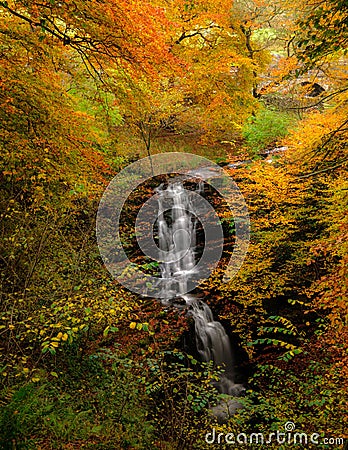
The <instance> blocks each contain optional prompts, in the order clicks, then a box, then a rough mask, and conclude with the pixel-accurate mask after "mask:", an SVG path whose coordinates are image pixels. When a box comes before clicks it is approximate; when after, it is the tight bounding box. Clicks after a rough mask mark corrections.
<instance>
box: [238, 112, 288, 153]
mask: <svg viewBox="0 0 348 450" xmlns="http://www.w3.org/2000/svg"><path fill="white" fill-rule="evenodd" d="M294 120H295V119H294V118H293V117H292V116H290V115H289V114H285V113H281V112H279V111H273V110H269V109H263V110H261V111H260V112H259V113H258V114H257V116H256V117H251V118H249V120H248V121H247V123H246V124H245V125H244V128H243V132H242V134H243V137H244V139H245V140H246V143H247V146H248V148H249V149H250V151H251V153H254V154H257V153H259V152H260V151H262V150H263V149H266V148H267V147H270V146H272V145H277V142H278V141H279V140H280V139H281V138H283V137H284V136H286V134H287V132H288V129H289V127H290V125H291V122H293V121H294Z"/></svg>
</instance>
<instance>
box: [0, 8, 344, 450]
mask: <svg viewBox="0 0 348 450" xmlns="http://www.w3.org/2000/svg"><path fill="white" fill-rule="evenodd" d="M0 12H1V22H0V105H1V108H0V146H1V160H0V178H1V188H0V189H1V196H0V214H1V216H0V217H1V219H0V220H1V222H0V223H1V227H0V232H1V242H0V245H1V255H0V266H1V315H0V352H1V365H0V377H1V388H0V389H1V390H0V402H1V411H0V430H1V431H0V446H1V448H4V449H80V448H86V449H88V448H90V449H120V448H121V449H127V448H129V449H155V448H158V449H166V450H169V449H203V448H205V446H207V447H209V448H210V447H211V445H210V446H209V445H207V444H205V443H204V436H205V433H206V432H207V431H209V430H210V429H211V428H212V426H215V427H216V430H217V431H221V432H229V431H232V432H235V433H239V432H244V433H251V432H264V433H269V432H271V431H274V430H277V429H283V425H284V423H285V422H286V421H288V420H291V421H293V422H294V423H295V424H296V429H297V430H302V431H304V432H306V433H308V434H310V433H311V432H318V433H321V434H322V435H325V436H330V437H333V436H334V437H343V436H344V433H345V426H346V418H347V411H346V400H347V396H346V392H347V391H346V380H347V367H348V361H347V337H348V334H347V327H346V319H347V267H348V265H347V262H348V261H347V259H348V258H347V245H348V244H347V243H348V239H347V233H348V222H347V172H346V167H347V161H348V155H347V130H348V119H347V117H348V66H347V64H348V59H347V48H348V5H347V2H346V1H345V0H310V1H309V0H307V1H302V0H301V1H300V0H276V1H274V2H268V1H264V0H235V1H234V2H230V1H226V0H217V1H215V2H211V1H208V0H176V1H172V0H148V1H144V2H136V1H134V0H130V1H129V0H118V1H115V0H108V1H103V0H88V1H80V0H73V1H66V2H64V1H56V0H50V1H46V0H42V1H31V0H28V1H24V0H23V1H19V0H18V1H8V2H4V1H1V2H0ZM318 86H320V87H321V88H322V89H320V88H318ZM275 147H287V150H286V151H284V152H278V153H276V154H274V155H272V156H271V157H272V161H271V163H270V162H269V161H270V155H268V157H267V159H265V154H266V152H267V150H270V149H273V148H275ZM170 151H183V152H184V151H185V152H192V153H197V154H201V155H203V156H206V157H208V158H210V159H211V160H213V161H215V162H219V163H220V164H222V165H226V164H228V163H236V161H240V160H250V161H249V162H248V163H247V164H244V165H243V166H239V167H235V168H234V167H233V166H226V170H228V171H229V173H230V174H231V176H233V178H234V179H235V180H236V181H237V182H238V185H239V187H240V189H241V190H242V192H243V194H244V196H245V198H246V201H247V204H248V207H249V211H250V215H251V222H252V239H251V245H250V249H249V254H248V257H247V259H246V261H245V263H244V265H243V267H242V268H241V270H240V271H239V273H238V275H237V276H236V277H235V278H234V279H233V280H232V281H231V282H229V283H228V284H223V283H222V281H221V280H222V273H223V264H222V266H221V267H219V268H218V269H217V270H216V271H215V272H214V274H213V275H212V276H211V277H210V278H209V280H207V281H206V282H205V283H204V286H203V287H202V290H203V291H204V292H205V294H206V298H207V299H208V301H209V303H210V306H211V307H212V308H213V310H214V312H215V314H216V316H217V317H218V318H219V319H220V320H221V321H223V323H224V324H225V326H229V327H230V330H231V332H232V333H233V336H235V339H236V341H238V344H239V347H240V349H241V350H240V351H241V353H242V355H243V357H242V358H241V360H242V363H241V365H242V366H243V367H242V370H244V372H245V373H247V374H248V377H249V378H248V390H247V393H246V396H245V397H244V398H243V399H242V401H243V403H244V406H245V407H244V409H242V410H239V412H238V413H237V414H236V415H234V416H233V417H231V419H230V421H229V422H228V423H227V424H224V425H217V424H216V423H215V422H214V419H213V418H212V417H211V416H210V415H209V410H208V404H213V403H214V401H217V398H218V396H217V393H216V392H214V391H213V389H212V387H211V385H210V380H211V379H213V378H214V377H216V369H214V368H212V367H211V366H209V365H208V366H203V367H202V368H201V370H197V367H199V366H200V363H199V362H198V361H196V359H195V358H194V357H193V356H192V355H188V354H187V353H186V352H185V351H184V350H183V347H182V339H183V336H184V335H185V333H187V332H188V330H189V328H190V323H189V319H187V318H186V317H185V315H184V314H183V313H180V312H178V311H174V310H172V311H168V312H166V311H163V310H162V308H161V306H160V305H159V304H158V303H157V302H156V301H152V300H151V299H141V298H139V297H137V296H135V295H134V294H132V293H131V292H128V291H126V290H125V289H123V288H122V287H120V286H119V285H118V284H117V283H116V282H114V280H112V279H111V277H110V276H109V274H108V272H107V271H106V269H105V268H104V267H103V264H102V261H101V258H100V256H99V252H98V248H97V246H96V238H95V217H96V211H97V207H98V202H99V200H100V198H101V195H102V193H103V190H104V189H105V187H106V186H107V184H108V182H109V181H110V180H111V178H112V177H113V176H114V175H115V174H116V173H117V172H118V171H119V170H121V169H122V167H125V166H126V165H127V164H129V163H130V162H131V161H134V160H136V159H137V158H140V157H143V156H146V155H148V154H153V153H157V152H170ZM151 192H152V187H151V186H147V188H144V189H142V190H141V191H140V190H139V192H137V193H135V196H134V202H133V204H132V202H131V203H130V204H129V205H128V208H129V210H130V211H131V210H132V209H133V210H136V208H137V207H138V205H139V201H144V199H145V198H147V197H146V196H147V195H148V196H150V195H152V194H151ZM221 220H223V221H224V223H225V224H227V225H226V226H229V225H230V226H231V227H232V228H233V220H232V218H231V217H228V216H226V215H224V212H223V211H222V212H221ZM132 226H133V225H132V224H131V223H130V220H129V223H127V216H126V219H125V227H126V231H127V229H128V230H129V231H130V235H129V237H128V241H127V237H125V238H124V239H125V246H127V245H128V247H129V249H130V250H131V249H132V237H131V230H132ZM125 236H126V233H125ZM222 263H223V262H222ZM220 447H221V448H223V446H220ZM319 447H320V448H333V447H332V446H331V447H330V446H327V447H325V446H324V445H322V446H319ZM228 448H230V447H228ZM270 448H277V449H279V448H288V447H287V446H286V445H284V446H279V445H278V446H277V445H275V444H274V446H273V447H272V446H270ZM298 448H302V447H301V446H298ZM305 448H310V446H306V447H305Z"/></svg>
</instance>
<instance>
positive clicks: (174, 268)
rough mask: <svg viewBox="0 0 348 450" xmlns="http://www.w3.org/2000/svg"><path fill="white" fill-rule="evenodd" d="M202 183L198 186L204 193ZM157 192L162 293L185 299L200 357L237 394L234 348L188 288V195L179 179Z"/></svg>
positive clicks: (192, 227) (191, 258)
mask: <svg viewBox="0 0 348 450" xmlns="http://www.w3.org/2000/svg"><path fill="white" fill-rule="evenodd" d="M203 190H204V183H203V182H200V183H199V185H198V188H197V191H198V193H199V194H201V193H203ZM157 193H158V224H157V226H158V244H159V248H160V250H162V251H163V252H165V259H164V261H163V262H162V263H161V277H162V279H165V284H164V288H163V289H164V290H165V292H164V293H163V294H164V295H163V297H165V298H166V302H167V303H168V302H169V303H170V301H171V300H172V301H173V303H174V299H175V297H181V298H182V299H184V300H185V302H186V305H187V307H188V311H189V312H188V314H189V315H190V316H191V317H192V318H193V320H194V324H195V341H196V348H197V352H198V354H199V356H200V359H201V360H202V361H205V362H208V361H213V363H214V365H215V366H220V367H223V373H222V375H221V377H220V380H219V381H218V382H216V387H217V389H218V390H219V391H220V392H221V393H224V394H230V395H238V393H239V392H240V391H241V387H240V385H238V384H235V383H234V381H233V376H234V371H233V366H234V364H233V352H232V348H231V343H230V339H229V337H228V335H227V333H226V331H225V329H224V327H223V326H222V325H221V323H220V322H217V321H215V320H214V318H213V313H212V311H211V309H210V308H209V306H208V305H207V304H206V303H205V302H203V301H202V300H200V299H199V298H198V297H197V296H195V295H193V294H190V295H188V294H185V293H186V292H188V289H187V286H188V283H190V277H192V275H193V273H194V271H195V264H196V258H197V244H196V233H197V229H196V228H197V219H196V217H195V216H194V214H193V213H192V212H191V211H193V210H194V209H193V207H192V204H191V201H190V196H189V195H188V193H187V190H185V189H184V186H183V184H182V183H181V182H174V183H172V184H169V186H168V187H167V188H166V189H165V188H163V186H160V187H159V188H157Z"/></svg>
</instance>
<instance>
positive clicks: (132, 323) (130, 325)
mask: <svg viewBox="0 0 348 450" xmlns="http://www.w3.org/2000/svg"><path fill="white" fill-rule="evenodd" d="M136 326H137V324H136V323H135V322H131V323H130V324H129V328H131V329H132V330H134V328H135V327H136Z"/></svg>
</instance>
